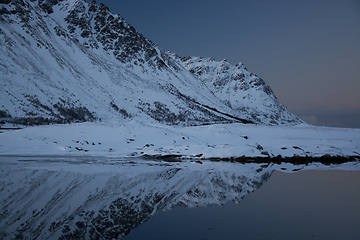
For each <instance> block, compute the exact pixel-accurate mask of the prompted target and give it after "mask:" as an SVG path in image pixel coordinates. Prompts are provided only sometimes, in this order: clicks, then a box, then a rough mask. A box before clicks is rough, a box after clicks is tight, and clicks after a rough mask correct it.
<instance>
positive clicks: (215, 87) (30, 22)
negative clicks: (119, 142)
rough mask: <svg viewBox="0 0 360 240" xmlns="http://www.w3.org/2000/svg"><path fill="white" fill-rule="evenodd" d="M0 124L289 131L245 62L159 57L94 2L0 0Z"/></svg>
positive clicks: (288, 117)
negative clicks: (253, 126)
mask: <svg viewBox="0 0 360 240" xmlns="http://www.w3.org/2000/svg"><path fill="white" fill-rule="evenodd" d="M0 12H1V16H0V23H1V25H0V26H1V28H0V41H1V45H0V53H1V56H2V61H1V63H0V69H1V73H0V74H1V85H2V87H1V89H0V101H1V106H0V118H2V119H3V120H5V121H9V122H17V123H22V124H46V123H65V122H83V121H120V122H121V121H124V120H129V119H136V120H141V121H148V122H151V121H158V122H161V123H165V124H168V125H178V124H180V125H187V126H190V125H202V124H211V123H229V122H241V123H257V124H271V125H277V124H286V125H295V124H299V123H302V121H301V120H300V119H299V118H297V117H296V116H295V115H293V114H291V113H290V112H289V111H288V110H287V109H286V108H285V107H284V106H283V105H282V104H281V103H279V101H278V100H277V99H276V97H275V96H274V94H273V92H272V91H271V89H270V87H269V86H268V85H266V84H265V83H264V81H263V80H261V79H260V78H258V77H256V76H255V75H254V74H252V73H250V72H249V71H248V70H246V68H245V67H244V65H242V64H238V65H235V66H232V65H231V64H229V63H228V62H226V61H222V62H216V61H214V60H211V59H206V58H197V57H190V58H180V57H177V56H176V55H175V54H172V53H168V52H164V51H163V50H161V49H160V48H159V47H158V46H157V45H156V44H154V43H153V42H152V41H150V40H149V39H147V38H145V37H144V36H142V35H141V34H140V33H139V32H137V31H136V29H135V28H134V27H132V26H131V25H130V24H128V23H127V22H126V21H125V20H124V19H123V18H122V17H121V16H120V15H117V14H112V13H111V12H110V10H109V9H108V8H107V7H106V6H105V5H104V4H100V5H99V6H98V5H97V4H96V2H95V1H94V0H93V1H91V2H90V3H88V2H85V1H82V0H15V1H8V0H2V1H0Z"/></svg>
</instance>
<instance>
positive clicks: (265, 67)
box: [97, 0, 360, 128]
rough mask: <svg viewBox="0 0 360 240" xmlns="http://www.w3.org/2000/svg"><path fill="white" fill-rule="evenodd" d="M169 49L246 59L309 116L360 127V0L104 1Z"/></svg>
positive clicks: (318, 121)
mask: <svg viewBox="0 0 360 240" xmlns="http://www.w3.org/2000/svg"><path fill="white" fill-rule="evenodd" d="M97 3H98V4H100V3H104V4H105V5H106V6H108V7H109V9H110V11H111V12H112V13H117V14H120V15H121V16H122V17H123V18H124V19H125V21H127V22H129V23H130V24H131V25H132V26H134V27H135V28H136V29H137V30H138V31H139V32H140V33H141V34H143V35H144V36H145V37H147V38H149V39H150V40H152V41H153V42H154V43H155V44H157V45H158V46H159V47H160V48H161V49H163V50H165V51H172V52H174V53H176V54H178V55H179V56H181V57H184V56H204V57H212V58H215V59H216V60H219V61H221V60H223V59H226V60H227V61H229V62H230V63H232V64H236V63H239V62H242V63H244V64H245V66H246V67H247V68H248V69H249V70H250V71H251V72H253V73H254V74H256V75H257V76H259V77H261V78H262V79H263V80H264V81H265V82H266V83H267V84H268V85H269V86H270V87H271V89H272V90H273V91H274V93H275V95H276V96H277V98H278V99H279V100H280V102H282V103H283V104H284V105H285V106H286V107H287V108H288V109H289V110H290V111H292V112H293V113H294V114H296V115H297V116H299V117H300V118H302V119H303V120H305V121H307V122H308V123H311V124H315V125H323V126H332V127H357V128H360V1H359V0H271V1H269V0H268V1H266V0H246V1H239V0H221V1H219V0H97Z"/></svg>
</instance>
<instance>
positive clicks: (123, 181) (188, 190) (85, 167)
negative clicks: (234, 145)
mask: <svg viewBox="0 0 360 240" xmlns="http://www.w3.org/2000/svg"><path fill="white" fill-rule="evenodd" d="M0 164H1V165H0V167H1V176H0V180H1V188H0V194H1V215H0V237H1V238H3V239H14V238H15V239H16V238H18V239H20V238H25V239H26V238H29V239H34V238H36V239H59V238H61V239H113V238H125V239H209V240H210V239H360V207H359V202H360V190H359V189H360V171H359V170H360V164H359V162H348V163H343V164H340V165H329V166H325V165H322V164H319V163H311V164H308V165H292V164H289V163H282V164H256V163H247V164H241V163H229V162H210V161H203V162H202V163H201V162H195V161H190V160H189V161H183V162H170V163H169V162H161V161H159V162H157V161H145V160H143V159H107V158H69V157H67V158H61V157H56V156H53V157H47V158H41V157H31V158H30V157H28V158H23V157H1V158H0Z"/></svg>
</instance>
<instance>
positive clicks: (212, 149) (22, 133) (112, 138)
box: [0, 121, 360, 162]
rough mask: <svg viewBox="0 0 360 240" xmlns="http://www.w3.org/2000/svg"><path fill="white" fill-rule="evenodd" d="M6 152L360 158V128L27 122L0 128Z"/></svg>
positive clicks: (0, 152)
mask: <svg viewBox="0 0 360 240" xmlns="http://www.w3.org/2000/svg"><path fill="white" fill-rule="evenodd" d="M0 136H1V138H0V156H10V155H12V156H15V155H17V156H64V157H65V156H70V157H100V156H103V157H116V158H128V157H130V158H131V157H144V158H153V159H157V158H158V159H160V158H161V159H174V160H176V159H178V160H181V159H198V160H202V159H209V160H213V159H221V160H224V161H226V160H227V161H240V162H241V161H249V159H250V161H255V162H258V161H260V162H261V161H262V162H267V161H285V162H286V161H289V162H290V161H291V162H296V161H300V162H304V161H305V162H308V161H309V160H311V161H313V160H319V161H330V162H331V161H335V162H336V161H342V160H341V159H343V158H347V159H359V158H360V129H346V128H329V127H316V126H312V125H308V124H300V125H296V126H266V125H247V124H238V123H236V124H216V125H205V126H193V127H180V126H168V125H163V124H158V123H143V122H139V121H129V122H125V123H94V122H87V123H76V124H63V125H46V126H35V127H26V128H23V129H19V130H6V131H3V132H2V133H0Z"/></svg>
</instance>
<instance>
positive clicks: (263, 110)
mask: <svg viewBox="0 0 360 240" xmlns="http://www.w3.org/2000/svg"><path fill="white" fill-rule="evenodd" d="M169 55H170V56H172V58H173V59H174V60H176V61H177V63H179V64H180V65H182V66H183V67H184V68H185V69H186V70H188V71H190V72H191V73H192V74H193V75H194V76H195V77H196V78H197V79H199V80H200V81H202V82H203V83H204V84H205V85H206V86H207V87H208V88H209V89H210V90H211V91H212V92H213V93H214V94H215V96H216V97H217V98H218V99H220V100H221V102H223V103H224V104H225V105H227V106H228V107H230V108H231V109H234V110H236V111H238V112H242V113H244V114H245V116H246V117H245V118H247V119H252V120H253V121H254V122H261V123H267V124H289V122H291V120H295V119H296V116H294V115H293V114H292V113H290V112H289V111H287V109H286V108H285V106H284V105H282V104H281V103H280V102H279V101H278V99H277V98H276V96H275V94H274V93H273V91H272V90H271V88H270V87H269V86H268V85H267V84H266V83H265V82H264V80H262V79H261V78H259V77H258V76H256V75H255V74H253V73H251V72H250V71H249V70H248V69H247V68H246V67H245V65H244V64H243V63H239V64H236V65H235V66H234V65H231V64H230V63H229V62H227V61H226V60H225V59H224V60H222V61H221V62H219V61H215V60H214V59H212V58H205V57H182V58H180V57H179V56H177V55H176V54H172V53H169ZM294 122H298V121H294Z"/></svg>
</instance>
